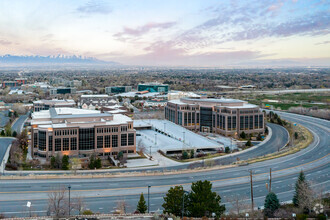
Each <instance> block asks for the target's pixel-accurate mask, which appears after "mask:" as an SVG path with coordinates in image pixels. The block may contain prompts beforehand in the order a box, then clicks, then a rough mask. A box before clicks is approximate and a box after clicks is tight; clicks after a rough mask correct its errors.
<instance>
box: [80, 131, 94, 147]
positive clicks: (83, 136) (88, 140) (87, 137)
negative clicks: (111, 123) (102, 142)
mask: <svg viewBox="0 0 330 220" xmlns="http://www.w3.org/2000/svg"><path fill="white" fill-rule="evenodd" d="M94 148H95V131H94V128H80V129H79V150H92V149H94Z"/></svg>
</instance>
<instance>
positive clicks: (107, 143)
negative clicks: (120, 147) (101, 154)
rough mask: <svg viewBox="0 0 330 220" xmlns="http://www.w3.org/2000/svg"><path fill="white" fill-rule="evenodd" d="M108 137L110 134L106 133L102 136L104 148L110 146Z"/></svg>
mask: <svg viewBox="0 0 330 220" xmlns="http://www.w3.org/2000/svg"><path fill="white" fill-rule="evenodd" d="M110 138H111V136H110V135H106V136H104V147H105V148H110V146H111V145H110Z"/></svg>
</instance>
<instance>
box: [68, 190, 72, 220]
mask: <svg viewBox="0 0 330 220" xmlns="http://www.w3.org/2000/svg"><path fill="white" fill-rule="evenodd" d="M68 189H69V217H70V215H71V201H70V199H71V198H70V197H71V195H70V192H71V186H70V185H69V186H68Z"/></svg>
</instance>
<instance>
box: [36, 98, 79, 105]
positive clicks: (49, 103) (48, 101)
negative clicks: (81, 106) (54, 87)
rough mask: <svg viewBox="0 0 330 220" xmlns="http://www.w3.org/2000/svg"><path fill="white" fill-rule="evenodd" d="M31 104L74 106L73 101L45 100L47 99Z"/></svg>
mask: <svg viewBox="0 0 330 220" xmlns="http://www.w3.org/2000/svg"><path fill="white" fill-rule="evenodd" d="M33 104H46V105H51V104H53V105H55V106H56V105H64V104H68V105H71V104H76V102H75V101H74V100H73V99H52V100H47V99H42V100H38V101H33Z"/></svg>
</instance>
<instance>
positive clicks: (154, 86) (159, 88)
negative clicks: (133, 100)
mask: <svg viewBox="0 0 330 220" xmlns="http://www.w3.org/2000/svg"><path fill="white" fill-rule="evenodd" d="M168 90H169V86H168V85H167V84H160V83H146V84H139V85H138V91H149V92H159V93H168Z"/></svg>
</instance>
